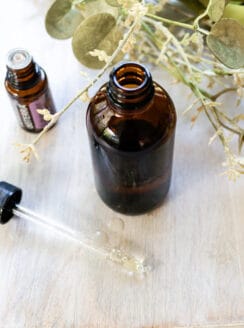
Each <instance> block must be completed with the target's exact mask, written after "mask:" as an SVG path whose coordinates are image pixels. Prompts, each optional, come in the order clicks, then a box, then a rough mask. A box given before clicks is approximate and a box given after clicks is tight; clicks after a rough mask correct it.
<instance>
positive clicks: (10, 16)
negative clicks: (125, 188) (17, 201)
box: [0, 0, 244, 328]
mask: <svg viewBox="0 0 244 328" xmlns="http://www.w3.org/2000/svg"><path fill="white" fill-rule="evenodd" d="M49 4H50V1H49V0H45V1H44V0H43V1H41V0H39V1H34V0H13V1H4V2H3V3H2V4H1V5H2V7H1V12H0V28H1V29H0V33H1V39H0V40H1V52H0V72H1V91H0V100H1V101H0V122H1V128H0V158H1V161H0V180H5V181H9V182H11V183H14V184H16V185H17V186H19V187H21V188H23V190H24V196H23V200H22V205H25V206H26V207H29V208H31V209H33V210H36V211H37V212H38V213H41V214H43V215H44V216H46V217H48V218H50V219H53V220H56V221H58V222H62V223H64V224H67V225H69V226H70V227H71V228H73V229H75V230H79V231H81V232H82V234H83V235H84V236H86V235H92V234H93V232H94V231H96V230H103V231H107V232H109V228H108V225H107V223H108V222H109V221H110V220H116V219H118V218H122V219H123V220H124V222H125V228H124V230H123V231H122V232H120V233H119V234H120V235H121V238H122V240H123V241H122V246H123V247H124V248H125V249H128V250H130V251H132V250H133V249H135V248H136V249H137V252H138V251H139V253H142V254H146V255H147V256H149V258H151V262H152V264H153V271H152V272H151V274H149V275H148V276H147V277H146V278H145V279H144V280H136V279H134V278H130V277H128V276H127V275H125V274H123V273H121V272H120V270H119V269H118V268H117V267H116V266H113V265H108V263H107V262H106V261H104V260H103V259H99V258H97V257H93V256H91V255H89V254H88V253H87V252H85V251H83V250H82V249H80V248H79V247H78V246H77V245H76V244H75V243H73V242H70V241H68V240H66V239H63V238H62V237H60V236H56V235H55V234H54V233H53V232H50V231H48V230H45V229H43V228H40V227H36V226H35V225H33V224H31V223H28V222H25V221H23V220H18V219H14V220H12V221H11V222H9V224H7V225H4V226H1V227H0V327H1V328H12V327H13V328H15V327H28V328H29V327H31V328H32V327H48V328H49V327H58V328H59V327H75V328H76V327H77V328H78V327H79V328H85V327H87V328H88V327H89V328H95V327H99V328H105V327H106V328H142V327H143V328H149V327H154V328H156V327H157V328H159V327H160V328H162V327H164V328H165V327H195V326H197V327H198V326H201V327H202V326H204V325H219V326H220V327H224V326H225V325H226V326H227V327H244V276H243V272H244V238H243V236H244V193H243V192H244V177H243V178H240V179H239V180H238V181H237V182H236V183H233V182H229V181H228V180H227V179H225V178H224V177H223V176H220V173H221V171H222V167H221V162H222V161H223V159H224V158H223V152H222V148H221V146H220V145H219V143H218V142H216V143H214V144H213V145H212V146H211V147H209V146H208V140H209V138H210V137H211V135H212V134H213V131H212V129H211V127H210V126H209V124H208V121H207V120H206V118H204V117H201V118H200V119H199V120H198V122H197V123H196V125H195V127H194V128H193V129H191V128H190V125H191V124H190V119H189V117H183V116H182V114H181V113H182V112H183V110H184V109H185V108H186V106H187V104H188V103H189V99H188V98H187V92H188V91H187V90H186V89H185V88H184V87H183V86H181V85H172V84H171V82H172V79H171V78H170V77H169V76H167V75H166V74H165V73H163V72H159V71H154V77H155V79H156V80H157V81H158V82H161V83H162V84H163V85H164V86H165V88H166V89H167V90H168V91H169V93H170V94H171V96H172V97H173V99H174V101H175V105H176V108H177V111H178V125H177V133H176V145H175V159H174V174H173V180H172V185H171V189H170V193H169V195H168V197H167V199H166V201H165V203H164V205H163V206H161V207H160V208H159V209H157V210H156V211H154V212H152V213H149V214H146V215H142V216H139V217H127V216H122V215H119V214H117V213H114V212H113V211H112V210H110V209H109V208H107V207H106V206H105V205H104V204H103V203H102V201H101V200H100V199H99V197H98V196H97V194H96V191H95V189H94V184H93V176H92V168H91V159H90V154H89V148H88V140H87V135H86V128H85V111H86V106H87V105H86V104H82V103H81V102H77V103H76V104H75V105H74V106H73V107H72V109H71V110H70V111H68V112H67V113H66V114H65V116H64V117H63V119H62V120H61V121H60V122H59V123H58V124H57V126H56V127H55V128H54V129H52V130H51V131H50V132H49V133H48V135H46V137H44V139H43V140H42V141H41V143H40V144H39V146H38V151H39V154H40V156H41V160H40V161H39V162H37V161H35V160H34V161H32V162H31V164H29V165H26V164H25V163H23V162H22V161H21V160H20V156H19V154H18V152H17V151H16V149H15V148H14V147H13V143H14V142H26V143H27V142H30V140H32V138H33V135H32V134H29V133H27V132H25V131H23V130H22V129H21V128H19V127H18V125H17V122H16V119H15V117H14V114H13V110H12V108H11V106H10V103H9V100H8V98H7V94H6V92H5V90H4V86H3V80H4V75H5V55H6V53H7V51H8V50H9V49H11V48H14V47H18V46H21V47H24V48H26V49H28V50H29V51H30V53H31V54H32V55H33V56H34V58H35V60H36V61H37V62H38V63H39V64H40V65H41V66H43V67H44V68H45V70H46V72H47V74H48V76H49V80H50V86H51V89H52V92H53V95H54V98H55V103H56V105H57V108H58V109H61V108H62V106H63V105H65V104H66V103H67V101H68V100H70V99H71V98H72V97H73V96H74V95H75V94H76V93H77V91H78V90H79V89H80V88H81V87H82V86H83V85H84V83H85V81H84V79H83V78H82V76H81V74H80V71H81V70H84V68H83V67H81V65H80V64H79V63H78V62H77V61H76V59H75V58H74V56H73V54H72V51H71V43H70V40H68V41H57V40H53V39H51V38H50V37H49V36H48V35H47V33H46V32H45V29H44V14H45V10H46V8H47V7H48V6H49ZM91 74H95V72H91ZM104 79H105V80H106V79H107V76H106V77H104ZM101 83H102V82H101ZM97 88H98V85H97V86H95V87H94V89H93V90H92V92H93V93H94V92H95V90H96V89H97ZM111 236H112V238H114V235H113V234H112V233H111ZM135 245H136V246H135Z"/></svg>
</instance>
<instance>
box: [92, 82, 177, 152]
mask: <svg viewBox="0 0 244 328" xmlns="http://www.w3.org/2000/svg"><path fill="white" fill-rule="evenodd" d="M106 87H107V84H105V85H103V86H102V87H101V89H100V90H99V91H98V93H97V94H96V95H95V96H94V97H93V98H92V100H91V102H90V104H89V106H88V110H87V126H88V132H89V133H90V134H93V135H94V137H95V138H96V139H98V142H99V141H100V142H101V141H102V142H103V143H104V142H105V143H107V144H109V145H110V146H112V147H114V148H117V149H119V150H124V151H139V150H143V149H146V148H148V147H150V146H152V145H154V144H156V143H158V142H159V141H160V140H162V142H163V141H166V140H167V139H168V138H169V137H170V136H171V135H172V134H173V132H174V128H175V124H176V112H175V108H174V105H173V102H172V100H171V99H170V97H169V95H168V94H167V92H166V91H165V90H164V89H163V88H162V87H161V86H160V85H158V84H157V83H155V82H154V89H155V92H154V97H153V98H152V99H151V100H150V101H149V102H148V103H147V104H146V105H145V106H143V107H141V108H137V109H135V110H133V109H132V110H131V109H130V110H128V111H127V110H119V109H118V108H115V107H114V106H113V104H112V103H111V101H110V99H109V98H108V96H107V92H106Z"/></svg>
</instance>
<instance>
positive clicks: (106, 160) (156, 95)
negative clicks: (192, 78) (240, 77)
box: [87, 63, 176, 214]
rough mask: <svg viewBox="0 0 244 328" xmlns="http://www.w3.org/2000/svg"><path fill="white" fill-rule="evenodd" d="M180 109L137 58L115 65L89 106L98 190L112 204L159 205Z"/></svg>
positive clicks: (130, 208) (130, 209) (138, 208)
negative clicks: (132, 61)
mask: <svg viewBox="0 0 244 328" xmlns="http://www.w3.org/2000/svg"><path fill="white" fill-rule="evenodd" d="M175 124H176V113H175V109H174V105H173V103H172V101H171V99H170V97H169V95H168V94H167V92H166V91H165V90H164V89H163V88H162V87H161V86H159V85H158V84H157V83H155V82H153V81H152V77H151V74H150V72H149V71H148V70H147V69H146V68H145V67H143V66H142V65H139V64H137V63H125V64H122V65H119V66H118V67H116V68H114V70H113V71H112V72H111V74H110V79H109V82H108V83H106V84H105V85H103V86H102V87H101V89H100V90H99V91H98V93H97V94H96V95H95V97H94V98H93V99H92V100H91V102H90V104H89V107H88V110H87V129H88V135H89V140H90V147H91V154H92V161H93V167H94V174H95V184H96V188H97V191H98V193H99V195H100V196H101V198H102V199H103V201H104V202H105V203H106V204H107V205H108V206H110V207H111V208H112V209H114V210H115V211H118V212H122V213H124V214H140V213H144V212H146V211H149V210H151V209H153V208H155V207H156V206H158V205H159V204H160V203H161V202H162V201H163V199H164V197H165V195H166V194H167V192H168V189H169V186H170V180H171V171H172V158H173V145H174V132H175Z"/></svg>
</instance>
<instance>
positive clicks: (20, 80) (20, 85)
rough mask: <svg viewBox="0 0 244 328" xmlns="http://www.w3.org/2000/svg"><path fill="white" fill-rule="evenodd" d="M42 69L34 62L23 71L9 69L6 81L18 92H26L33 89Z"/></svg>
mask: <svg viewBox="0 0 244 328" xmlns="http://www.w3.org/2000/svg"><path fill="white" fill-rule="evenodd" d="M40 75H41V69H40V67H39V66H38V65H37V64H36V63H35V62H33V61H31V62H30V64H29V65H28V66H27V67H25V68H22V69H12V68H10V67H7V75H6V80H7V81H8V83H9V84H10V85H11V86H12V87H13V88H15V89H17V90H26V89H29V88H31V87H33V86H34V85H35V84H36V83H37V82H38V81H39V78H40Z"/></svg>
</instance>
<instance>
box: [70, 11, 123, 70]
mask: <svg viewBox="0 0 244 328" xmlns="http://www.w3.org/2000/svg"><path fill="white" fill-rule="evenodd" d="M120 38H121V34H120V32H119V31H118V30H117V27H116V20H115V18H114V16H113V15H111V14H108V13H99V14H96V15H93V16H90V17H88V18H86V19H85V20H84V21H83V22H82V23H81V24H80V25H79V27H78V28H77V30H76V31H75V33H74V37H73V40H72V47H73V52H74V54H75V56H76V58H77V59H78V60H79V62H80V63H81V64H83V65H85V66H87V67H90V68H101V67H102V66H104V64H105V62H103V61H99V60H98V58H97V57H93V56H91V55H90V54H89V52H90V51H92V50H94V49H99V50H104V51H105V52H106V53H107V55H111V54H112V53H113V51H114V50H115V49H116V48H117V46H118V43H119V40H120Z"/></svg>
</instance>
